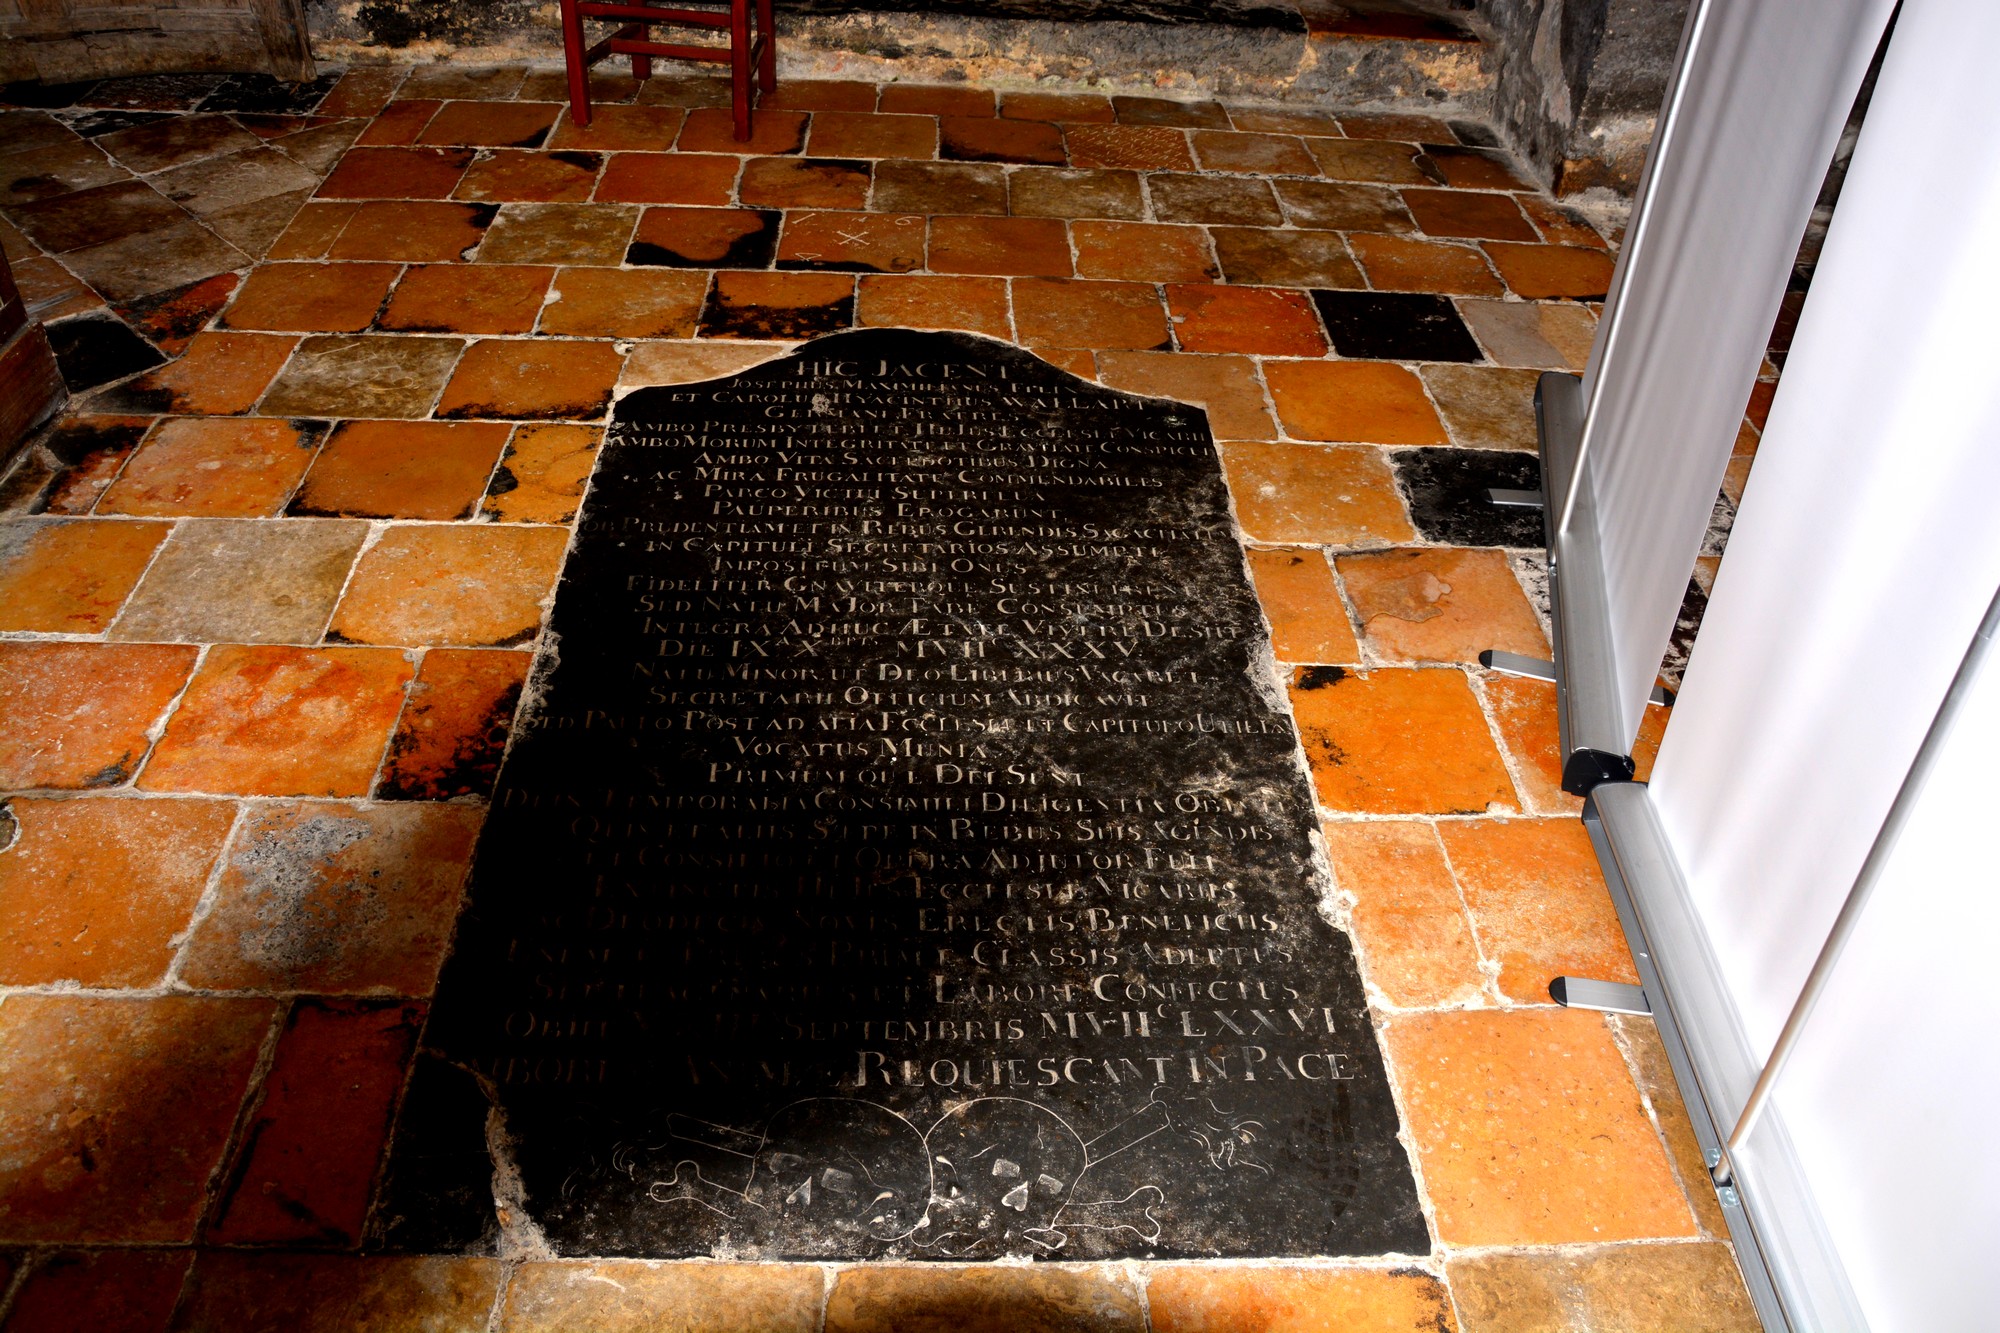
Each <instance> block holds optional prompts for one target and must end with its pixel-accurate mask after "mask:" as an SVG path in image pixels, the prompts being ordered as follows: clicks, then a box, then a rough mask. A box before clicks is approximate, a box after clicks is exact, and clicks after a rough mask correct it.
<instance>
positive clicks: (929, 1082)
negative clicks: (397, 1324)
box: [378, 331, 1429, 1260]
mask: <svg viewBox="0 0 2000 1333" xmlns="http://www.w3.org/2000/svg"><path fill="white" fill-rule="evenodd" d="M1268 658H1269V648H1268V646H1267V643H1266V640H1265V635H1264V630H1263V627H1262V621H1261V619H1260V617H1259V613H1258V609H1257V605H1256V602H1255V600H1254V598H1253V596H1252V593H1251V590H1250V586H1249V582H1248V579H1247V576H1246V572H1245V569H1244V564H1243V556H1242V552H1241V549H1240V548H1239V546H1238V544H1237V542H1236V540H1235V538H1234V536H1233V532H1232V527H1231V524H1230V519H1229V509H1228V497H1227V493H1226V491H1225V488H1224V485H1223V480H1222V475H1221V471H1220V468H1219V466H1218V463H1217V459H1216V454H1215V446H1214V443H1213V441H1212V439H1211V437H1210V435H1209V431H1208V427H1207V423H1206V420H1205V418H1204V417H1203V415H1202V414H1201V413H1200V412H1199V411H1197V410H1195V409H1192V408H1188V407H1185V406H1180V405H1177V404H1173V403H1167V402H1160V401H1155V400H1146V399H1138V398H1133V397H1130V396H1127V395H1123V394H1118V393H1113V392H1110V391H1107V390H1103V389H1100V388H1098V387H1096V386H1094V385H1091V384H1088V383H1086V382H1084V381H1082V380H1078V379H1075V378H1072V377H1070V376H1068V375H1066V374H1064V373H1062V372H1060V371H1058V370H1056V369H1054V368H1052V367H1051V366H1049V365H1047V364H1046V363H1044V362H1042V361H1040V360H1038V359H1036V358H1034V357H1032V356H1030V355H1028V354H1026V353H1024V352H1021V351H1019V350H1016V349H1013V348H1009V347H1005V346H1003V345H1001V344H997V343H991V342H986V341H983V340H980V339H975V338H972V337H968V336H962V335H945V334H920V333H910V332H903V331H882V332H865V333H849V334H841V335H838V336H835V337H831V338H826V339H822V340H820V341H818V342H815V343H811V344H808V345H807V346H805V347H804V348H802V349H800V350H799V351H798V352H797V353H796V354H794V355H792V356H789V357H786V358H784V359H782V360H778V361H774V362H771V363H769V364H767V365H764V366H760V367H758V368H756V369H753V370H749V371H745V372H743V373H742V374H739V375H736V376H734V377H732V378H730V379H726V380H718V381H714V382H710V383H704V384H695V385H675V386H667V387H661V388H653V389H643V390H640V391H638V392H636V393H634V394H632V395H631V396H629V397H627V398H626V399H625V400H624V401H623V402H622V403H621V404H620V405H619V407H618V410H617V413H616V419H615V421H614V424H613V426H612V428H611V430H610V432H609V434H608V437H607V439H606V441H605V445H604V449H603V455H602V460H601V462H600V464H599V467H598V473H597V476H596V479H595V481H594V482H593V484H592V488H591V491H590V495H589V497H588V499H587V501H586V503H585V505H584V509H583V514H582V518H581V520H580V523H579V530H578V536H577V544H576V548H575V550H574V552H573V553H572V555H571V558H570V560H569V563H568V567H567V569H566V571H565V574H564V577H563V580H562V583H561V586H560V588H559V590H558V593H557V597H556V606H555V613H554V617H553V621H552V626H551V633H550V643H549V647H548V648H547V650H546V652H545V657H544V659H543V661H542V662H541V664H540V666H539V668H538V673H537V677H536V679H535V681H534V682H532V684H531V688H530V700H529V703H528V706H527V709H526V711H525V713H524V716H523V719H522V721H521V723H520V726H519V729H518V732H517V735H516V738H515V741H514V745H513V749H512V751H511V752H510V754H509V756H508V759H507V761H506V765H505V767H504V769H503V770H502V773H501V777H500V783H499V790H498V792H497V793H496V795H495V797H494V802H493V809H492V812H491V815H490V817H489V819H488V821H487V824H486V829H485V834H484V839H483V842H482V844H481V848H480V851H479V855H478V861H477V864H476V866H475V868H474V872H473V881H472V886H471V889H470V900H469V907H468V909H467V913H466V916H465V919H464V920H463V922H462V923H461V926H460V933H459V938H458V941H457V944H456V947H455V949H454V952H453V954H452V956H451V958H450V961H449V963H448V964H447V966H446V968H445V971H444V975H443V978H442V980H441V982H440V985H439V989H438V995H437V1002H436V1006H435V1009H434V1012H433V1015H432V1018H431V1022H430V1027H429V1030H428V1035H427V1040H426V1048H427V1054H426V1056H425V1057H424V1059H423V1060H422V1061H421V1063H420V1067H419V1069H418V1071H417V1074H416V1076H415V1079H414V1081H413V1083H412V1087H411V1090H410V1093H409V1096H408V1098H407V1101H406V1105H405V1109H404V1112H403V1115H402V1117H401V1121H400V1125H399V1131H398V1140H397V1143H396V1145H395V1148H394V1150H393V1154H392V1159H391V1166H390V1179H389V1184H388V1187H387V1196H386V1202H385V1205H384V1207H383V1208H382V1209H381V1211H380V1216H379V1218H378V1230H379V1233H380V1239H381V1241H382V1242H383V1243H385V1244H387V1245H388V1246H390V1247H392V1248H404V1249H409V1248H422V1249H477V1250H488V1251H491V1250H493V1249H495V1248H503V1249H504V1248H507V1247H509V1246H514V1245H523V1244H525V1245H530V1246H532V1245H537V1244H546V1245H547V1246H549V1247H551V1248H552V1249H553V1250H554V1251H555V1252H557V1253H561V1254H601V1255H611V1254H622V1255H646V1256H658V1257H667V1256H683V1255H703V1254H714V1255H730V1256H737V1257H752V1258H782V1257H815V1258H836V1259H868V1258H900V1259H926V1258H933V1259H958V1260H965V1259H999V1258H1005V1257H1028V1258H1044V1259H1057V1260H1073V1259H1098V1258H1112V1257H1131V1258H1140V1257H1154V1256H1157V1257H1173V1256H1202V1255H1237V1256H1242V1255H1321V1254H1325V1255H1334V1254H1378V1253H1387V1252H1423V1251H1427V1250H1428V1248H1429V1239H1428V1236H1427V1234H1426V1232H1425V1228H1424V1224H1423V1221H1422V1218H1421V1215H1420V1213H1419V1211H1418V1207H1417V1202H1416V1197H1415V1191H1414V1187H1413V1184H1412V1180H1411V1175H1410V1170H1409V1166H1408V1163H1407V1161H1406V1158H1405V1154H1404V1151H1403V1149H1402V1146H1401V1145H1400V1144H1399V1143H1398V1141H1397V1139H1396V1128H1397V1124H1396V1115H1395V1110H1394V1107H1393V1105H1392V1103H1391V1100H1390V1095H1389V1089H1388V1086H1387V1082H1386V1079H1385V1077H1384V1072H1383V1066H1382V1060H1381V1056H1380V1053H1379V1051H1378V1048H1377V1044H1376V1039H1375V1034H1374V1032H1373V1030H1372V1029H1371V1027H1370V1025H1369V1021H1368V1016H1367V1010H1366V1006H1365V1002H1364V999H1363V995H1362V990H1361V983H1360V980H1359V977H1358V975H1357V973H1356V970H1355V964H1354V959H1353V953H1352V949H1351V946H1350V944H1349V942H1348V940H1347V937H1346V936H1345V935H1344V934H1343V933H1341V932H1340V931H1338V930H1336V929H1335V928H1334V927H1333V926H1332V925H1330V924H1329V923H1328V922H1327V920H1326V919H1325V918H1324V917H1323V916H1322V915H1321V911H1320V906H1319V904H1320V900H1321V898H1322V897H1323V895H1324V894H1325V893H1326V892H1327V888H1328V886H1327V885H1326V883H1325V876H1324V871H1323V870H1321V869H1320V868H1319V861H1318V859H1317V857H1316V853H1315V848H1314V838H1315V833H1314V829H1315V821H1314V814H1313V804H1312V796H1311V792H1310V788H1309V786H1308V783H1307V777H1306V773H1305V771H1304V769H1303V766H1302V761H1301V760H1300V758H1299V755H1298V745H1297V740H1296V738H1295V735H1294V733H1293V729H1292V726H1291V723H1290V720H1289V718H1288V717H1287V715H1286V714H1285V712H1284V711H1283V708H1282V706H1281V702H1280V698H1279V693H1278V690H1277V688H1276V687H1275V686H1274V684H1273V683H1272V676H1271V672H1270V667H1269V663H1268Z"/></svg>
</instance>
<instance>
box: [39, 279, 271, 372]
mask: <svg viewBox="0 0 2000 1333" xmlns="http://www.w3.org/2000/svg"><path fill="white" fill-rule="evenodd" d="M237 285H238V279H237V276H236V275H235V274H234V273H218V274H216V275H215V276H214V277H212V278H206V279H204V280H202V281H200V282H195V283H189V284H188V285H187V286H185V287H176V288H173V289H172V290H169V291H164V292H156V293H154V294H152V295H150V296H142V297H140V298H139V299H138V300H136V301H127V302H124V303H122V304H120V305H119V306H118V307H117V309H116V313H117V315H118V317H119V318H120V319H123V320H124V321H125V322H126V323H127V324H130V325H131V326H132V327H133V328H134V329H136V330H137V331H138V332H140V333H142V334H144V335H145V336H146V337H147V339H149V340H150V341H151V342H152V343H153V344H154V345H155V346H157V347H158V348H159V349H160V350H161V351H162V352H165V353H166V354H167V355H168V356H179V355H180V354H181V353H182V352H184V351H186V350H187V346H188V344H189V343H190V342H192V341H194V338H195V336H196V335H197V334H199V333H200V332H201V331H202V330H203V329H206V328H207V327H208V326H209V324H210V323H212V322H213V321H214V319H215V316H216V315H217V314H218V313H220V312H221V310H222V308H223V307H224V306H225V305H227V304H229V298H230V297H231V296H232V295H233V294H234V293H235V291H236V288H237ZM44 322H46V321H44Z"/></svg>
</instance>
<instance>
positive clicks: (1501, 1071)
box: [1385, 1007, 1695, 1327]
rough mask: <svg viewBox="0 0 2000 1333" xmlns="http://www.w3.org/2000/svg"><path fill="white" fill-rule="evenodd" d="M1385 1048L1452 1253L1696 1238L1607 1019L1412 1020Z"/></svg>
mask: <svg viewBox="0 0 2000 1333" xmlns="http://www.w3.org/2000/svg"><path fill="white" fill-rule="evenodd" d="M1385 1037H1386V1040H1387V1045H1388V1048H1389V1053H1390V1058H1391V1060H1392V1062H1393V1064H1394V1066H1395V1068H1396V1070H1397V1072H1398V1082H1399V1084H1400V1085H1401V1087H1402V1092H1403V1105H1404V1108H1405V1113H1406V1115H1407V1116H1408V1123H1409V1131H1410V1136H1411V1138H1412V1140H1413V1141H1414V1143H1415V1146H1416V1150H1417V1155H1418V1158H1419V1159H1420V1161H1421V1162H1422V1164H1423V1171H1424V1184H1425V1187H1426V1190H1427V1191H1428V1193H1429V1194H1430V1198H1431V1204H1432V1208H1433V1210H1434V1213H1433V1215H1434V1217H1435V1219H1436V1225H1437V1230H1438V1236H1439V1238H1440V1239H1442V1240H1443V1241H1445V1242H1446V1243H1447V1244H1453V1245H1552V1244H1566V1243H1574V1242H1579V1241H1611V1240H1628V1239H1639V1238H1651V1237H1667V1236H1692V1235H1694V1234H1695V1231H1694V1219H1693V1218H1692V1217H1691V1216H1690V1215H1689V1213H1688V1208H1687V1204H1686V1202H1685V1201H1683V1200H1682V1198H1681V1197H1680V1189H1679V1186H1678V1185H1677V1184H1676V1183H1675V1181H1674V1178H1673V1173H1672V1171H1671V1170H1670V1169H1669V1168H1668V1165H1667V1157H1666V1153H1665V1150H1664V1149H1662V1148H1661V1146H1660V1140H1659V1136H1658V1135H1657V1134H1655V1133H1654V1132H1653V1124H1652V1121H1651V1120H1649V1119H1648V1118H1647V1117H1646V1111H1645V1108H1644V1107H1643V1106H1642V1105H1641V1104H1640V1101H1639V1091H1638V1089H1637V1088H1636V1087H1634V1086H1633V1085H1632V1079H1631V1075H1630V1073H1628V1072H1627V1070H1626V1068H1625V1061H1624V1057H1622V1056H1621V1055H1620V1054H1619V1053H1618V1047H1617V1045H1616V1044H1615V1043H1614V1042H1613V1041H1612V1039H1611V1034H1610V1032H1609V1031H1608V1030H1607V1029H1606V1027H1605V1021H1604V1017H1603V1015H1601V1014H1596V1013H1592V1012H1590V1011H1589V1010H1583V1009H1557V1008H1554V1007H1547V1008H1538V1009H1515V1010H1508V1011H1504V1012H1491V1011H1488V1012H1470V1013H1464V1012H1461V1013H1439V1014H1414V1015H1409V1016H1405V1017H1402V1018H1398V1019H1394V1020H1392V1021H1391V1022H1390V1023H1389V1025H1388V1028H1387V1030H1386V1033H1385ZM1474 1327H1476V1325H1475V1326H1474Z"/></svg>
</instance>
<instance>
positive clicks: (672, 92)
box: [635, 74, 729, 107]
mask: <svg viewBox="0 0 2000 1333" xmlns="http://www.w3.org/2000/svg"><path fill="white" fill-rule="evenodd" d="M635 100H636V101H637V102H638V103H639V105H641V106H680V107H697V106H710V107H714V106H728V105H729V80H728V79H727V78H726V77H724V76H722V75H712V74H700V75H695V74H677V75H658V74H655V75H654V76H653V77H652V78H650V79H645V80H642V81H641V82H640V84H639V90H638V93H637V96H636V98H635Z"/></svg>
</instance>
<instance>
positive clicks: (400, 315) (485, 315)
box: [375, 264, 556, 333]
mask: <svg viewBox="0 0 2000 1333" xmlns="http://www.w3.org/2000/svg"><path fill="white" fill-rule="evenodd" d="M555 273H556V271H555V270H554V269H553V268H548V267H545V266H541V265H530V266H516V265H510V264H422V265H417V266H415V267H412V268H409V269H406V270H405V271H404V273H403V280H402V281H401V282H399V283H397V284H396V290H395V293H394V294H393V295H391V296H390V298H389V304H388V306H387V307H385V308H384V309H383V311H382V314H381V316H380V317H379V318H377V319H376V321H375V325H376V327H377V328H382V329H393V330H396V331H398V332H406V333H526V332H528V331H529V330H531V329H533V328H534V327H535V321H536V320H537V319H538V318H540V317H541V313H542V301H543V298H544V297H545V296H546V295H547V294H548V290H549V283H550V282H551V281H552V280H553V279H554V278H555Z"/></svg>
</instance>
